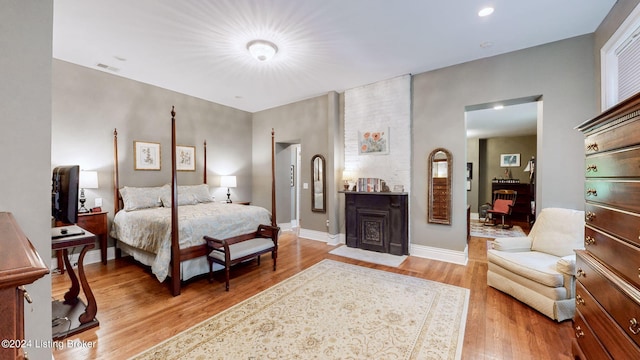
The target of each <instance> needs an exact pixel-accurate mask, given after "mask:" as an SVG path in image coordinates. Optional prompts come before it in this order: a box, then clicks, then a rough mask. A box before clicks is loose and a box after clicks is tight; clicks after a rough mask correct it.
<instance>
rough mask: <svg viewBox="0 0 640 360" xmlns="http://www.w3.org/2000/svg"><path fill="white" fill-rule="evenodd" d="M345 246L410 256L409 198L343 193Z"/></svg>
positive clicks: (398, 195)
mask: <svg viewBox="0 0 640 360" xmlns="http://www.w3.org/2000/svg"><path fill="white" fill-rule="evenodd" d="M344 194H345V218H346V232H347V235H346V238H347V239H346V242H347V246H349V247H355V248H360V249H365V250H372V251H377V252H383V253H390V254H394V255H409V236H408V233H409V232H408V223H407V222H408V217H407V209H408V195H407V194H406V193H392V192H384V193H372V192H355V191H345V192H344Z"/></svg>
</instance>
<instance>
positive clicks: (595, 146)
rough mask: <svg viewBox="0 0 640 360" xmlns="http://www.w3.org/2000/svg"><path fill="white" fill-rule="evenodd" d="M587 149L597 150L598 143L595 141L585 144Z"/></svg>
mask: <svg viewBox="0 0 640 360" xmlns="http://www.w3.org/2000/svg"><path fill="white" fill-rule="evenodd" d="M587 150H589V151H598V144H597V143H591V144H589V145H587Z"/></svg>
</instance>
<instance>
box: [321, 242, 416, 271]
mask: <svg viewBox="0 0 640 360" xmlns="http://www.w3.org/2000/svg"><path fill="white" fill-rule="evenodd" d="M329 254H333V255H339V256H344V257H348V258H351V259H356V260H361V261H366V262H370V263H374V264H380V265H386V266H393V267H398V266H400V264H402V262H403V261H404V260H405V259H406V258H407V256H406V255H392V254H385V253H379V252H376V251H369V250H363V249H358V248H352V247H348V246H346V245H343V246H340V247H337V248H335V249H333V250H331V251H329Z"/></svg>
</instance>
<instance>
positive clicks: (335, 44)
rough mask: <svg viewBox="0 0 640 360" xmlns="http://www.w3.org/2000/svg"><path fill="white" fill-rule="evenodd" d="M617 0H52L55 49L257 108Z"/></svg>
mask: <svg viewBox="0 0 640 360" xmlns="http://www.w3.org/2000/svg"><path fill="white" fill-rule="evenodd" d="M614 3H615V0H598V1H584V0H563V1H557V0H537V1H513V0H486V1H485V0H474V1H459V0H458V1H443V0H441V1H424V0H397V1H389V0H349V1H344V0H305V1H300V0H180V1H176V0H135V1H131V0H55V1H54V2H53V4H54V21H53V23H54V29H53V57H54V58H56V59H60V60H64V61H68V62H71V63H74V64H78V65H82V66H86V67H89V68H92V69H96V70H100V71H105V72H109V73H112V74H115V75H118V76H122V77H125V78H129V79H133V80H137V81H140V82H143V83H148V84H151V85H155V86H159V87H162V88H166V89H170V90H174V91H177V92H180V93H184V94H187V95H191V96H194V97H198V98H201V99H205V100H209V101H212V102H215V103H219V104H223V105H227V106H231V107H234V108H237V109H241V110H245V111H249V112H256V111H260V110H264V109H268V108H272V107H276V106H280V105H285V104H289V103H292V102H295V101H299V100H303V99H306V98H311V97H315V96H319V95H322V94H326V93H327V92H330V91H337V92H343V91H344V90H346V89H350V88H354V87H358V86H362V85H366V84H370V83H374V82H377V81H380V80H385V79H389V78H393V77H395V76H399V75H404V74H417V73H421V72H425V71H428V70H433V69H437V68H442V67H446V66H450V65H454V64H459V63H463V62H467V61H471V60H475V59H480V58H484V57H489V56H494V55H498V54H502V53H506V52H511V51H515V50H519V49H523V48H527V47H531V46H536V45H540V44H544V43H548V42H553V41H557V40H561V39H566V38H570V37H574V36H578V35H582V34H587V33H591V32H594V31H595V30H596V28H597V26H598V25H599V24H600V22H601V21H602V20H603V19H604V17H605V15H606V14H607V13H608V12H609V10H610V9H611V7H612V6H613V4H614ZM484 5H491V6H493V7H494V8H495V12H494V13H493V14H492V15H490V16H488V17H482V18H481V17H479V16H478V15H477V13H478V11H479V10H480V9H481V7H483V6H484ZM254 39H265V40H269V41H272V42H273V43H275V44H276V45H277V46H278V50H279V51H278V53H277V54H276V56H275V57H274V58H273V59H271V60H270V61H268V62H259V61H257V60H255V59H253V58H252V57H250V56H249V54H248V52H247V49H246V44H247V43H248V42H249V41H251V40H254ZM99 64H100V66H98V65H99Z"/></svg>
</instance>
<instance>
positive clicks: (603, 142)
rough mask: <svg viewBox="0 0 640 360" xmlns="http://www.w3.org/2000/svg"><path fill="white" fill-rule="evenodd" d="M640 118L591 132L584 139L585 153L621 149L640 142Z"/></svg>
mask: <svg viewBox="0 0 640 360" xmlns="http://www.w3.org/2000/svg"><path fill="white" fill-rule="evenodd" d="M639 134H640V119H636V120H634V121H630V122H627V123H625V124H624V125H616V126H612V127H611V128H608V129H605V130H602V131H599V132H595V133H592V134H589V135H588V136H586V137H585V139H584V147H585V154H587V155H589V154H593V153H597V152H603V151H609V150H615V149H620V148H623V147H626V146H633V145H637V144H638V143H640V136H638V135H639Z"/></svg>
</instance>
